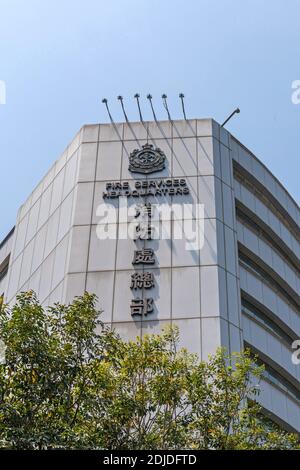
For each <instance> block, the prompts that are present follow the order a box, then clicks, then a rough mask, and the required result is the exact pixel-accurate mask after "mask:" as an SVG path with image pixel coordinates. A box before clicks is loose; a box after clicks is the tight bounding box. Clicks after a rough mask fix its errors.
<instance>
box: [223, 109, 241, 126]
mask: <svg viewBox="0 0 300 470" xmlns="http://www.w3.org/2000/svg"><path fill="white" fill-rule="evenodd" d="M240 112H241V111H240V109H239V108H236V109H235V110H234V111H233V112H232V113H231V114H230V116H228V118H227V119H225V121H224V122H223V124H221V127H224V126H225V124H227V122H228V121H229V119H231V118H232V116H234V115H235V114H239V113H240Z"/></svg>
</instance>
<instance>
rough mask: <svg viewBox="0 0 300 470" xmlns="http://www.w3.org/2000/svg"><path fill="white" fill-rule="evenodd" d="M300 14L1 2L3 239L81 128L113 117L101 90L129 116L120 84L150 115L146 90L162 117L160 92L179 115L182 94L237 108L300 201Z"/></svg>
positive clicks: (166, 2)
mask: <svg viewBox="0 0 300 470" xmlns="http://www.w3.org/2000/svg"><path fill="white" fill-rule="evenodd" d="M299 18H300V1H299V0H184V1H183V0H105V1H104V0H26V1H25V0H0V81H1V80H2V81H4V82H5V85H6V104H5V105H0V158H1V186H0V201H1V226H0V239H1V238H3V236H4V235H5V234H6V233H7V232H8V231H9V229H10V228H11V227H12V226H13V225H14V222H15V217H16V213H17V209H18V207H19V206H20V204H22V202H23V201H24V200H25V198H26V197H27V196H28V194H29V193H30V192H31V190H32V189H33V188H34V186H35V185H36V184H37V183H38V182H39V180H40V179H41V178H42V176H43V175H44V174H45V173H46V171H47V170H48V168H49V167H50V165H51V164H52V163H53V161H54V160H55V159H56V158H57V157H58V156H59V155H60V153H62V151H63V150H64V148H65V147H66V145H67V144H68V143H69V141H70V140H71V139H72V138H73V136H74V135H75V133H76V132H77V131H78V129H79V128H80V127H81V126H82V125H83V124H88V123H94V122H107V115H106V112H105V109H104V106H103V104H101V98H103V97H107V98H108V99H109V102H110V105H111V110H112V114H113V116H114V118H115V120H116V121H117V120H122V114H121V111H120V106H119V103H118V102H117V100H116V96H117V95H119V94H122V95H123V96H124V99H125V104H126V109H127V112H128V115H129V118H130V119H131V120H137V118H138V115H137V111H136V106H135V102H134V100H133V95H134V93H136V92H139V93H140V94H141V97H142V106H143V110H144V114H145V118H151V115H150V112H149V106H148V102H147V100H146V99H145V96H146V94H147V93H149V92H150V93H151V94H152V95H153V100H154V104H155V108H156V111H157V115H158V117H159V118H165V117H166V115H165V112H164V109H163V107H162V104H161V99H160V96H161V94H162V93H167V95H168V102H169V107H170V110H171V115H172V117H174V118H180V117H181V110H180V103H179V99H178V93H179V92H184V93H185V95H186V100H185V102H186V110H187V114H188V117H191V118H193V117H199V118H202V117H213V118H214V119H216V120H217V121H219V122H222V121H223V119H224V118H225V117H226V116H227V115H228V114H229V113H230V112H231V111H232V110H233V109H234V108H235V107H236V106H239V107H240V109H241V114H239V115H237V116H235V117H234V118H233V119H232V121H231V122H230V123H229V124H228V127H227V128H228V130H229V131H230V132H232V133H233V134H234V135H235V136H236V137H237V138H238V139H239V140H241V141H242V142H243V143H244V144H245V145H246V146H247V147H249V148H250V149H251V150H252V151H253V152H254V153H255V154H256V155H257V156H258V157H259V158H261V160H262V161H263V162H264V163H265V164H266V165H267V166H268V167H269V168H270V169H271V170H272V171H273V173H274V174H275V175H276V176H277V177H278V178H279V179H280V181H281V182H282V183H283V184H284V185H285V186H286V188H287V189H288V190H289V191H290V193H291V194H292V196H293V197H294V198H295V199H296V201H297V202H298V203H299V200H300V184H299V170H300V163H299V145H300V132H299V127H300V104H298V105H296V104H293V103H292V100H291V94H292V88H291V84H292V82H293V81H294V80H297V79H300V67H299V65H300V59H299V44H300V27H299ZM0 84H1V82H0ZM2 85H3V83H2ZM0 91H1V89H0ZM0 101H1V96H0ZM2 101H3V99H2Z"/></svg>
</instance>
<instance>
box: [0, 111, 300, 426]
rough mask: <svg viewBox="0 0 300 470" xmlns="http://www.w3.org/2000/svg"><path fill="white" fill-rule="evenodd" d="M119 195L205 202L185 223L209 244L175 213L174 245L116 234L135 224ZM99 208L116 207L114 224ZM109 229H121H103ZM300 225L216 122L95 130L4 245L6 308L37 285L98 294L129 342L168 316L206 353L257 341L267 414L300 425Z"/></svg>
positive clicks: (286, 198)
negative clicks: (182, 231) (179, 230)
mask: <svg viewBox="0 0 300 470" xmlns="http://www.w3.org/2000/svg"><path fill="white" fill-rule="evenodd" d="M143 146H144V147H143ZM121 200H122V201H123V200H125V201H128V203H129V205H130V207H131V208H133V210H136V208H137V207H139V208H140V211H141V210H142V208H143V207H148V208H149V203H150V207H151V206H152V205H153V206H154V205H155V204H159V205H161V204H162V203H164V204H169V203H170V202H173V203H176V204H177V205H178V206H179V207H181V206H182V207H183V206H184V205H185V204H192V206H188V207H193V208H194V207H196V206H195V204H202V206H199V207H202V212H201V211H199V213H198V212H197V211H196V213H195V212H193V211H192V212H190V215H189V216H187V217H186V218H185V219H187V220H188V221H189V222H190V223H191V226H192V224H193V223H196V224H197V223H199V225H201V227H202V231H201V233H200V235H199V239H200V238H201V237H202V238H201V241H203V243H202V245H203V246H201V249H199V246H200V245H201V243H200V245H199V246H196V245H193V243H190V244H189V245H187V239H186V238H185V237H184V238H180V237H175V233H176V224H177V220H175V219H176V217H175V216H174V214H171V215H170V216H169V218H168V217H167V219H168V226H169V227H170V237H169V239H168V238H167V237H166V238H164V239H162V238H159V239H153V238H152V239H150V237H148V238H147V237H146V238H145V237H144V239H140V238H139V233H138V230H139V228H140V227H139V228H137V227H136V228H135V238H136V239H134V240H133V239H132V238H129V237H125V236H124V237H121V236H120V234H121V233H125V232H126V230H127V228H128V225H129V222H128V221H127V222H126V220H124V219H123V218H122V217H121V212H120V207H119V206H120V204H121V203H120V201H121ZM104 203H106V204H111V205H112V206H113V207H115V208H116V209H117V210H118V212H117V213H116V215H117V219H116V220H114V219H113V218H112V219H110V223H109V224H108V225H105V220H106V219H105V218H103V217H102V218H101V214H102V212H101V210H102V208H103V207H104V206H103V204H104ZM147 204H148V206H147ZM99 207H100V209H99ZM146 210H147V209H146ZM102 215H103V214H102ZM136 215H137V214H136V213H135V215H134V216H133V219H134V218H135V217H136ZM104 226H106V229H105V230H106V231H107V232H109V233H114V231H115V229H116V228H117V229H118V236H109V237H107V238H105V237H103V233H104V232H105V230H104ZM299 226H300V211H299V206H298V205H297V204H296V203H295V201H294V200H293V199H292V198H291V196H290V195H289V194H288V193H287V191H286V190H285V189H284V188H283V186H282V185H281V184H280V183H279V181H278V180H277V179H276V178H275V177H274V176H273V175H272V174H271V173H270V171H269V170H268V169H267V168H266V167H265V166H264V165H263V164H262V163H261V162H260V161H259V160H258V159H257V158H256V157H255V156H254V155H253V154H252V153H251V152H250V151H249V150H247V149H246V148H245V147H244V146H243V145H242V144H241V143H240V142H239V141H238V140H236V139H235V137H233V136H232V135H231V134H230V133H229V132H227V131H226V130H225V129H224V128H222V127H220V126H219V125H218V124H217V123H216V122H215V121H214V120H211V119H200V120H188V121H185V120H182V121H172V122H171V121H161V122H147V123H142V122H138V123H136V122H135V123H129V124H127V123H126V124H125V123H124V124H123V123H121V124H103V125H102V124H101V125H88V126H84V127H83V128H82V129H81V130H80V131H79V133H78V134H77V135H76V137H75V138H74V140H73V141H72V142H71V143H70V145H69V146H68V147H67V149H66V150H65V152H64V153H63V154H62V155H61V157H60V158H59V159H58V160H57V161H56V162H55V164H54V165H53V166H52V168H51V169H50V170H49V172H48V173H47V175H46V176H45V177H44V178H43V180H42V181H41V182H40V184H39V185H38V186H37V187H36V188H35V189H34V191H33V192H32V194H31V195H30V196H29V197H28V199H27V200H26V201H25V203H24V204H23V205H22V206H21V208H20V210H19V212H18V216H17V221H16V226H15V229H14V230H12V231H11V232H10V234H8V236H7V237H6V238H5V240H4V241H3V242H2V243H1V245H0V273H1V274H0V279H1V281H0V288H1V291H2V292H4V293H5V300H6V301H7V302H13V301H14V300H15V297H16V294H17V293H18V292H20V291H22V290H27V289H33V290H35V291H36V293H37V295H38V297H39V299H40V301H41V302H42V303H43V304H44V305H48V304H52V303H54V302H56V301H61V302H69V301H71V300H72V299H73V297H74V296H76V295H80V294H82V293H83V292H84V291H85V290H87V291H89V292H95V293H96V294H97V295H98V297H99V306H100V307H101V308H102V309H103V310H104V312H103V314H102V320H103V321H104V322H105V323H108V324H112V325H113V327H115V328H116V329H117V331H119V332H120V334H121V335H122V336H123V337H124V338H125V339H129V338H134V337H136V336H137V335H143V334H145V333H149V332H158V331H160V329H161V327H162V326H163V325H164V324H166V323H170V322H172V323H173V324H177V325H178V326H179V328H180V332H181V344H182V345H184V346H187V347H188V348H189V349H190V350H191V351H194V352H197V353H198V354H199V355H200V357H202V358H204V359H205V358H206V357H207V354H209V353H212V352H214V351H215V350H216V348H217V347H218V346H219V345H223V346H226V347H227V348H228V349H229V350H230V351H237V350H240V349H241V348H242V347H243V345H246V346H250V347H251V349H252V350H253V352H254V353H258V355H259V357H260V360H261V361H262V362H263V363H264V364H265V365H266V373H265V378H264V380H263V387H262V390H263V392H262V395H261V397H260V400H261V401H262V404H263V406H264V408H265V410H266V411H267V412H268V413H269V414H270V416H271V417H272V418H273V419H274V420H275V421H277V422H279V423H281V424H282V425H283V426H284V427H285V428H286V429H289V430H297V431H300V366H296V365H294V364H293V362H292V359H291V355H292V349H291V344H292V342H293V341H294V340H295V339H297V338H299V336H300V295H299V294H300V229H299ZM124 230H125V232H124ZM110 231H111V232H110ZM99 234H100V235H99ZM101 234H102V235H101ZM187 246H188V248H187Z"/></svg>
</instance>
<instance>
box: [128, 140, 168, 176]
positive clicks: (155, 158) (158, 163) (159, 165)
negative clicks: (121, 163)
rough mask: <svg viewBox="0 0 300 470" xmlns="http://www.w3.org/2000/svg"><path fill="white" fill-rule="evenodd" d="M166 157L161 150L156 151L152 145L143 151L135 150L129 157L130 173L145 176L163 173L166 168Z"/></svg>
mask: <svg viewBox="0 0 300 470" xmlns="http://www.w3.org/2000/svg"><path fill="white" fill-rule="evenodd" d="M165 160H166V156H165V154H164V152H163V151H162V150H160V149H159V148H156V149H154V148H153V145H152V144H145V145H143V146H142V149H141V150H138V149H136V150H134V151H133V152H131V154H130V157H129V168H128V169H129V171H131V172H132V173H143V174H145V175H147V174H149V173H154V172H156V171H161V170H163V169H164V168H165Z"/></svg>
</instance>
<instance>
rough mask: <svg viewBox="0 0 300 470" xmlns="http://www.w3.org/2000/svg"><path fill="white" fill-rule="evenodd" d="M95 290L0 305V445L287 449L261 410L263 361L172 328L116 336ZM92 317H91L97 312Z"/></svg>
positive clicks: (25, 296)
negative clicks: (194, 349)
mask: <svg viewBox="0 0 300 470" xmlns="http://www.w3.org/2000/svg"><path fill="white" fill-rule="evenodd" d="M95 302H96V298H95V296H93V295H89V294H87V293H86V294H84V296H83V297H78V298H75V300H74V301H73V303H72V304H70V305H60V304H55V305H54V306H53V307H51V308H48V309H44V308H42V306H41V305H40V304H39V302H38V301H37V299H36V296H35V294H34V293H33V292H31V291H30V292H27V293H22V294H20V295H19V296H18V297H17V302H16V304H15V305H13V306H12V307H8V306H5V305H4V306H2V308H1V310H0V338H1V339H2V340H3V341H4V343H5V345H6V359H5V363H3V364H1V365H0V446H1V447H2V448H13V449H48V448H68V449H71V448H72V449H75V448H80V449H83V448H90V449H255V448H264V449H270V448H272V449H273V448H281V449H290V448H296V447H297V446H298V444H297V437H296V436H293V435H290V434H287V433H286V432H284V431H282V430H280V429H279V428H278V426H276V425H275V424H274V423H271V422H270V421H268V420H267V419H266V417H264V416H263V414H262V410H261V407H260V406H259V404H258V403H257V401H256V399H257V396H258V394H259V387H258V381H259V378H260V377H261V374H262V373H263V368H262V367H258V366H257V365H256V363H255V361H253V359H252V358H251V356H250V353H249V352H248V351H245V352H243V353H239V354H234V355H232V356H229V355H228V354H227V353H226V352H225V351H224V350H222V349H220V350H218V351H217V352H216V354H215V355H214V356H211V357H210V358H209V360H208V361H206V362H201V361H199V359H198V358H197V356H196V355H195V354H191V353H189V352H188V351H187V350H185V349H180V350H178V347H177V345H178V338H179V333H178V330H177V329H176V328H167V329H166V330H165V331H163V332H162V334H160V335H147V336H145V337H143V339H142V340H141V339H138V338H137V339H136V341H130V342H125V341H123V340H122V339H121V338H120V337H119V336H118V335H116V334H115V333H114V332H113V331H111V330H109V329H108V328H105V327H104V326H103V324H102V323H101V321H100V320H99V312H98V311H97V310H96V308H95ZM100 318H101V317H100Z"/></svg>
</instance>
